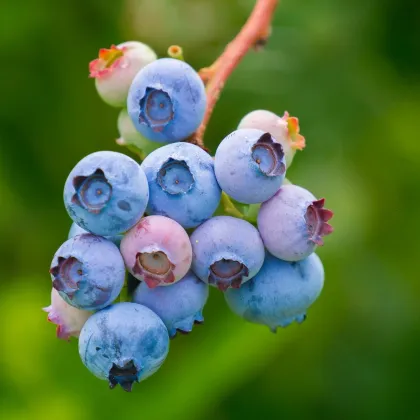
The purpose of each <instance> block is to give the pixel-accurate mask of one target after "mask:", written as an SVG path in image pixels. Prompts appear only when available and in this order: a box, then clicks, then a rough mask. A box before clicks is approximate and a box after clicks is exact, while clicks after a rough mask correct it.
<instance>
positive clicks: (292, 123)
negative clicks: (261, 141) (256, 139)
mask: <svg viewBox="0 0 420 420" xmlns="http://www.w3.org/2000/svg"><path fill="white" fill-rule="evenodd" d="M241 128H257V129H258V130H263V131H265V132H269V133H270V134H271V135H272V136H273V138H274V139H275V140H276V141H277V142H279V143H280V144H281V146H282V148H283V151H284V154H285V159H286V167H287V169H289V168H290V165H291V164H292V161H293V157H294V155H295V153H296V150H303V149H304V148H305V137H303V136H302V135H301V134H299V130H300V129H299V120H298V119H297V118H295V117H290V116H289V113H288V112H285V113H284V115H283V117H279V116H278V115H276V114H274V113H273V112H270V111H265V110H263V109H259V110H256V111H252V112H250V113H249V114H247V115H245V117H243V118H242V120H241V122H240V123H239V126H238V129H241Z"/></svg>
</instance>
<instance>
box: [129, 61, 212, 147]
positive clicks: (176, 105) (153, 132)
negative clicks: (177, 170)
mask: <svg viewBox="0 0 420 420" xmlns="http://www.w3.org/2000/svg"><path fill="white" fill-rule="evenodd" d="M205 108H206V92H205V89H204V84H203V82H202V80H201V79H200V77H199V75H198V74H197V72H196V71H195V70H194V69H193V68H192V67H191V66H189V65H188V64H187V63H184V62H183V61H180V60H176V59H173V58H161V59H160V60H157V61H154V62H153V63H151V64H149V65H147V66H146V67H144V68H143V69H142V70H141V71H140V72H139V73H138V74H137V76H136V77H135V78H134V80H133V83H132V85H131V87H130V91H129V93H128V100H127V109H128V113H129V114H130V117H131V119H132V121H133V124H134V126H135V127H136V128H137V130H138V131H139V132H140V133H141V134H143V135H144V136H145V137H146V138H148V139H150V140H153V141H157V142H163V143H173V142H177V141H181V140H184V139H186V138H187V137H188V136H190V135H191V134H192V133H194V131H195V130H196V129H197V128H198V126H199V125H200V123H201V120H202V119H203V116H204V111H205Z"/></svg>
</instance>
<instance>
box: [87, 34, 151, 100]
mask: <svg viewBox="0 0 420 420" xmlns="http://www.w3.org/2000/svg"><path fill="white" fill-rule="evenodd" d="M156 58H157V57H156V54H155V52H154V51H153V50H152V49H151V48H150V47H149V46H148V45H146V44H143V43H141V42H137V41H128V42H123V43H122V44H119V45H117V46H115V45H112V46H111V47H110V48H101V49H100V50H99V57H98V58H97V59H96V60H93V61H91V62H90V64H89V71H90V77H92V78H94V79H95V85H96V89H97V91H98V93H99V96H100V97H101V98H102V99H103V100H104V101H105V102H106V103H107V104H108V105H111V106H116V107H123V106H125V105H126V102H127V95H128V90H129V88H130V85H131V83H132V81H133V79H134V76H135V75H136V74H137V73H138V71H139V70H140V69H142V68H143V67H144V66H145V65H147V64H149V63H151V62H152V61H154V60H156Z"/></svg>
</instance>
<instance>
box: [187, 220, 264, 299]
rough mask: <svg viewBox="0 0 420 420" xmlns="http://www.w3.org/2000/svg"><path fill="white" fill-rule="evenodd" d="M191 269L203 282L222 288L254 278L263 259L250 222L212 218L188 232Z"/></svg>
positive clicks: (255, 232) (259, 242) (259, 239)
mask: <svg viewBox="0 0 420 420" xmlns="http://www.w3.org/2000/svg"><path fill="white" fill-rule="evenodd" d="M191 245H192V248H193V261H192V266H191V268H192V270H193V271H194V273H195V274H196V275H197V276H198V277H199V278H200V279H201V280H202V281H204V282H205V283H209V284H211V285H214V286H217V287H218V288H219V289H220V290H222V291H225V290H226V289H227V288H228V287H233V288H238V287H240V285H241V284H242V283H244V282H246V281H247V280H249V279H250V278H252V277H254V276H255V275H256V274H257V273H258V271H259V270H260V268H261V266H262V264H263V262H264V245H263V242H262V240H261V237H260V235H259V233H258V231H257V229H255V228H254V226H252V225H251V224H250V223H248V222H246V221H245V220H241V219H236V218H234V217H229V216H217V217H213V218H212V219H210V220H207V222H204V223H203V224H202V225H201V226H199V227H198V228H197V229H196V230H195V231H194V233H193V234H192V235H191Z"/></svg>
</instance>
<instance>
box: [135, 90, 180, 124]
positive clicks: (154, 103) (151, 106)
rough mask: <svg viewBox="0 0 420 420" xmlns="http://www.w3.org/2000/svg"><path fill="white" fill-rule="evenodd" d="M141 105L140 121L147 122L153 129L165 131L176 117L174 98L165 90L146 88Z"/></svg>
mask: <svg viewBox="0 0 420 420" xmlns="http://www.w3.org/2000/svg"><path fill="white" fill-rule="evenodd" d="M139 105H140V114H139V123H140V124H146V125H147V126H149V127H150V128H151V129H152V130H153V131H156V132H161V131H163V129H164V128H165V126H166V125H167V124H168V123H169V122H170V121H171V120H172V119H173V117H174V109H173V104H172V100H171V98H170V96H169V95H168V93H167V92H165V91H164V90H160V89H154V88H150V87H148V88H146V92H145V94H144V96H143V98H141V99H140V104H139Z"/></svg>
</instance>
